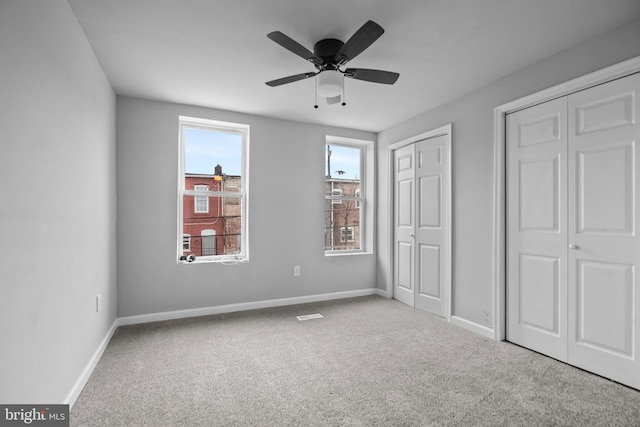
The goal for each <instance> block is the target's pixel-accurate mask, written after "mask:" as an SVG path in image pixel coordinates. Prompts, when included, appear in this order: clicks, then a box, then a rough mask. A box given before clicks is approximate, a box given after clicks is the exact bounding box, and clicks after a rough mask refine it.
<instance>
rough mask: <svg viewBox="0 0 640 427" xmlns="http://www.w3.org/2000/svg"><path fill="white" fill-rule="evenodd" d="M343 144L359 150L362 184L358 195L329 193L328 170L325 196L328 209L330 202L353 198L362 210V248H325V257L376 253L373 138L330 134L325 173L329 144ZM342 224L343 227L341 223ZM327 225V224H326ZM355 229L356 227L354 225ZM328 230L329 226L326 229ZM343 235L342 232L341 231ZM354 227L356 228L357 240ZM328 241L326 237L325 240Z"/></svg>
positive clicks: (326, 143)
mask: <svg viewBox="0 0 640 427" xmlns="http://www.w3.org/2000/svg"><path fill="white" fill-rule="evenodd" d="M328 145H330V146H343V147H347V148H357V149H359V150H360V174H359V177H360V184H359V186H358V190H359V194H356V195H347V196H345V195H344V194H343V195H341V196H334V195H329V194H327V191H326V185H327V184H326V183H327V177H326V173H325V176H324V180H323V186H324V195H325V203H324V205H325V208H326V205H327V201H329V200H331V206H333V205H334V204H339V203H342V202H343V201H354V202H355V204H356V207H357V208H358V209H359V210H360V220H359V228H360V230H359V233H358V234H359V239H360V248H359V249H326V247H325V251H324V254H325V256H344V255H358V254H372V253H373V252H374V238H375V237H374V229H375V226H374V224H375V222H374V221H375V209H374V206H375V200H374V194H375V179H374V170H373V168H374V165H375V145H374V141H371V140H363V139H354V138H344V137H339V136H332V135H327V136H326V138H325V144H324V162H325V168H324V170H325V172H326V161H327V159H326V152H327V146H328ZM341 227H342V226H341ZM325 228H326V226H325ZM352 228H353V227H352ZM325 232H326V229H325ZM341 234H342V233H341ZM355 234H356V233H355V230H354V231H353V236H354V240H353V241H355V240H357V239H356V238H355ZM325 241H326V239H325Z"/></svg>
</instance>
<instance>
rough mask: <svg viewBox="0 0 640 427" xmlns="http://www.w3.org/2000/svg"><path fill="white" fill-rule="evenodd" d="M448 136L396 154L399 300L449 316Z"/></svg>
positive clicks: (396, 292) (396, 283)
mask: <svg viewBox="0 0 640 427" xmlns="http://www.w3.org/2000/svg"><path fill="white" fill-rule="evenodd" d="M450 141H451V138H450V135H449V134H445V135H438V136H434V137H430V138H425V139H422V140H419V141H417V142H415V143H411V144H409V145H406V146H404V147H401V148H399V149H397V150H395V151H394V285H393V286H394V289H393V290H394V297H395V298H396V299H398V300H400V301H402V302H404V303H405V304H409V305H410V306H412V307H415V308H417V309H420V310H424V311H427V312H429V313H432V314H435V315H438V316H441V317H447V316H448V314H449V312H448V306H449V292H450V267H449V265H450V258H451V256H450V253H451V239H450V221H451V219H450V211H451V208H450V200H451V194H450V188H451V184H450V181H451V179H450V152H451V143H450Z"/></svg>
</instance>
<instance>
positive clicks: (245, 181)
mask: <svg viewBox="0 0 640 427" xmlns="http://www.w3.org/2000/svg"><path fill="white" fill-rule="evenodd" d="M187 128H189V129H201V130H207V131H217V132H227V133H233V134H237V135H241V136H242V155H243V159H242V160H243V161H242V171H241V177H240V179H241V181H240V185H241V188H242V192H240V193H238V192H225V191H208V192H207V193H206V195H208V196H212V197H233V198H239V199H241V202H240V204H241V206H242V209H241V217H242V226H241V236H240V248H241V251H240V253H238V254H233V255H213V256H200V257H197V258H196V260H195V261H194V262H191V263H187V262H185V261H182V260H180V256H182V253H183V249H182V245H183V241H182V235H183V234H184V233H183V229H182V228H183V213H184V209H183V208H184V196H189V195H192V196H196V195H203V192H202V191H195V190H185V189H184V187H185V173H184V132H185V129H187ZM249 129H250V126H249V125H245V124H240V123H232V122H223V121H218V120H209V119H203V118H197V117H189V116H178V192H177V200H178V203H177V205H178V222H177V236H178V238H177V239H176V241H177V254H178V256H177V257H176V259H177V263H178V264H184V265H189V264H198V263H206V262H216V263H222V264H235V263H240V262H248V261H249V227H248V225H249V134H250V132H249Z"/></svg>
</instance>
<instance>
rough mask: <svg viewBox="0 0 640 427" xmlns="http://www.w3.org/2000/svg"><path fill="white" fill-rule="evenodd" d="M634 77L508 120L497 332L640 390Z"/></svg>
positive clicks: (638, 103)
mask: <svg viewBox="0 0 640 427" xmlns="http://www.w3.org/2000/svg"><path fill="white" fill-rule="evenodd" d="M639 121H640V75H633V76H629V77H626V78H624V79H620V80H616V81H613V82H610V83H607V84H604V85H600V86H596V87H594V88H591V89H588V90H584V91H581V92H577V93H575V94H572V95H569V96H568V97H565V98H562V99H558V100H554V101H550V102H548V103H545V104H541V105H538V106H535V107H532V108H529V109H526V110H522V111H520V112H517V113H514V114H511V115H509V116H508V118H507V138H508V139H507V151H508V154H507V156H508V175H507V177H508V178H507V179H508V184H507V186H508V189H507V197H508V201H507V206H508V212H507V217H508V218H507V220H508V224H509V225H508V231H507V232H508V236H507V239H508V251H507V253H508V260H507V268H508V272H507V280H508V286H507V292H508V296H507V301H508V310H507V313H508V319H507V338H508V339H509V340H510V341H513V342H515V343H517V344H521V345H524V346H527V347H529V348H532V349H534V350H536V351H540V352H542V353H545V354H548V355H550V356H552V357H555V358H558V359H559V360H563V361H567V362H569V363H571V364H574V365H576V366H579V367H581V368H584V369H587V370H590V371H592V372H595V373H598V374H600V375H603V376H606V377H609V378H611V379H614V380H616V381H619V382H622V383H624V384H627V385H630V386H632V387H636V388H640V363H639V362H638V357H639V355H638V352H639V351H640V344H639V341H640V323H639V322H640V320H639V319H638V317H639V316H638V315H637V314H636V312H637V310H638V309H639V308H640V286H639V282H638V277H637V273H636V269H637V268H638V257H639V256H640V247H639V244H640V238H639V237H638V236H637V232H638V230H637V225H638V220H639V219H640V218H639V216H638V215H639V214H638V195H639V194H640V193H639V191H640V188H639V186H638V184H639V183H640V177H638V175H637V172H638V171H637V165H638V161H639V160H640V159H639V158H638V155H639V154H638V148H637V141H638V140H639V139H640V124H639Z"/></svg>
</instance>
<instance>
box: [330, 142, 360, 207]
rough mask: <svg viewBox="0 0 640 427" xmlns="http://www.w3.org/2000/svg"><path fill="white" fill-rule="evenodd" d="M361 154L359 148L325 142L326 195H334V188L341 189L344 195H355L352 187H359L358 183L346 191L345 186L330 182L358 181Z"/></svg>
mask: <svg viewBox="0 0 640 427" xmlns="http://www.w3.org/2000/svg"><path fill="white" fill-rule="evenodd" d="M361 156H362V149H361V148H358V147H346V146H342V145H331V144H327V152H326V160H325V176H326V185H325V194H326V195H329V196H330V195H334V196H335V195H336V194H335V190H342V191H343V194H344V195H345V196H348V195H350V196H353V195H355V192H354V188H357V187H358V188H359V187H360V185H359V184H358V185H357V186H355V187H352V188H348V190H351V191H349V192H348V191H346V190H347V188H341V187H339V186H336V185H332V184H334V183H339V182H348V183H352V184H353V183H360V164H361Z"/></svg>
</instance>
